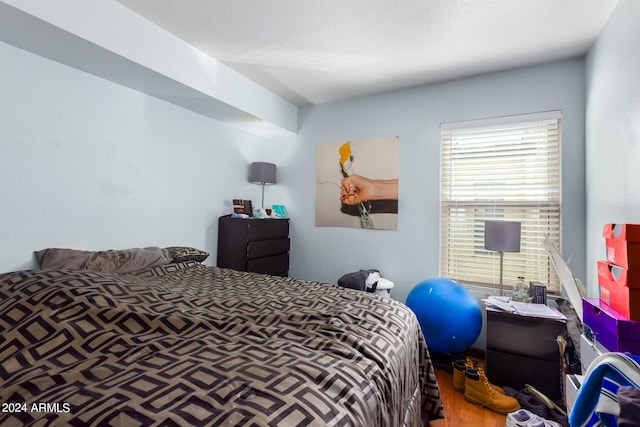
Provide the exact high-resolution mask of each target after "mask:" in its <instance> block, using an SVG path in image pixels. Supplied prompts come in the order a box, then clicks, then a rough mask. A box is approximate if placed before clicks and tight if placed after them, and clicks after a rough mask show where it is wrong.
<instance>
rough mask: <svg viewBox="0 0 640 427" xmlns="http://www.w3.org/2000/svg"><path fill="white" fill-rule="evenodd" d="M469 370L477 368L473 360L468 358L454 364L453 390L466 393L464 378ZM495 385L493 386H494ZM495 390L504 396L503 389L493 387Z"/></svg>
mask: <svg viewBox="0 0 640 427" xmlns="http://www.w3.org/2000/svg"><path fill="white" fill-rule="evenodd" d="M467 368H472V369H473V368H475V365H474V364H473V360H472V359H470V358H469V357H467V358H466V359H458V360H456V361H454V362H453V389H454V390H455V391H459V392H460V393H464V378H465V374H464V373H465V371H466V370H467ZM492 385H493V384H492ZM493 388H495V389H496V391H497V392H498V393H500V394H504V390H503V389H502V387H500V386H497V385H493Z"/></svg>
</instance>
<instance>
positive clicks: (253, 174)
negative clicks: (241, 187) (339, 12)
mask: <svg viewBox="0 0 640 427" xmlns="http://www.w3.org/2000/svg"><path fill="white" fill-rule="evenodd" d="M249 182H251V183H253V184H260V185H262V209H264V186H265V185H266V184H275V183H276V165H274V164H273V163H266V162H253V163H251V165H249Z"/></svg>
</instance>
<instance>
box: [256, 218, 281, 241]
mask: <svg viewBox="0 0 640 427" xmlns="http://www.w3.org/2000/svg"><path fill="white" fill-rule="evenodd" d="M246 226H247V240H271V239H280V238H283V237H288V236H289V221H287V220H286V219H284V220H283V219H253V220H248V221H246Z"/></svg>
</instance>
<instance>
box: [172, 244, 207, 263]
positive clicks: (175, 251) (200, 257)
mask: <svg viewBox="0 0 640 427" xmlns="http://www.w3.org/2000/svg"><path fill="white" fill-rule="evenodd" d="M166 249H167V251H169V258H171V262H186V261H197V262H202V261H204V260H205V259H207V258H208V257H209V252H205V251H201V250H200V249H196V248H190V247H188V246H169V247H168V248H166Z"/></svg>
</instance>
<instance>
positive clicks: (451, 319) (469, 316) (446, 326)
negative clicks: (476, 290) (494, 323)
mask: <svg viewBox="0 0 640 427" xmlns="http://www.w3.org/2000/svg"><path fill="white" fill-rule="evenodd" d="M406 304H407V306H408V307H409V308H410V309H411V310H412V311H413V312H414V313H415V314H416V317H417V318H418V322H419V323H420V327H421V328H422V333H423V334H424V336H425V339H426V341H427V346H428V347H429V349H431V350H433V351H437V352H440V353H458V352H461V351H464V350H466V349H468V348H469V347H470V346H471V344H473V343H474V342H475V341H476V340H477V339H478V336H479V335H480V331H481V329H482V312H481V311H480V305H479V304H478V301H477V300H476V298H475V297H474V296H473V295H471V293H470V292H469V291H468V290H467V289H466V288H465V287H464V286H462V285H461V284H460V283H458V282H456V281H454V280H451V279H445V278H435V279H429V280H425V281H423V282H420V283H418V284H417V285H416V286H415V287H414V288H413V289H412V290H411V292H409V295H408V296H407V301H406Z"/></svg>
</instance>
